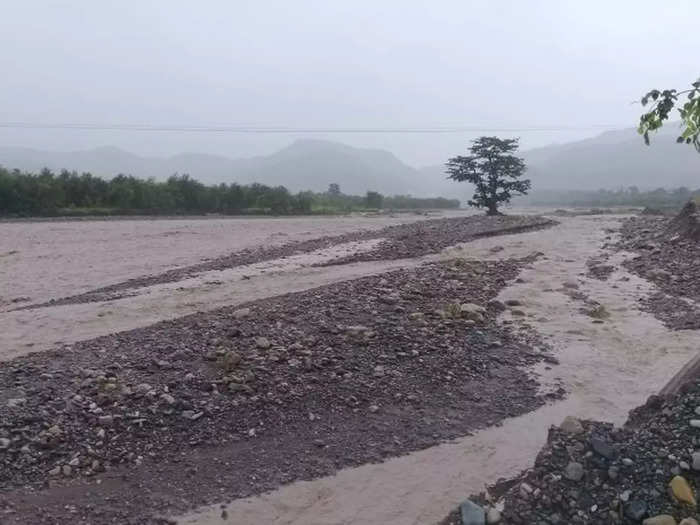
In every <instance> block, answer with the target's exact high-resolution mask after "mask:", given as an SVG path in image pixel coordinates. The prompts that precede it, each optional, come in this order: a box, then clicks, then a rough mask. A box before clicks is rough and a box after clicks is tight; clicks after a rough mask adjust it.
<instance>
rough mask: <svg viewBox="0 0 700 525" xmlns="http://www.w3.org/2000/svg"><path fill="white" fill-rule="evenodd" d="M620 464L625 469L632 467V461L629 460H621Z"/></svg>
mask: <svg viewBox="0 0 700 525" xmlns="http://www.w3.org/2000/svg"><path fill="white" fill-rule="evenodd" d="M622 464H623V465H624V466H626V467H631V466H632V465H634V461H632V460H631V459H630V458H622Z"/></svg>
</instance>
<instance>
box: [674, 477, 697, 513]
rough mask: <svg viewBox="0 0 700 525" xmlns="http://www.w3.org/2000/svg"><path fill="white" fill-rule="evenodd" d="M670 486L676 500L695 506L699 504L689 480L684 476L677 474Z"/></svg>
mask: <svg viewBox="0 0 700 525" xmlns="http://www.w3.org/2000/svg"><path fill="white" fill-rule="evenodd" d="M669 486H670V488H671V494H672V495H673V497H674V498H676V500H678V501H680V502H682V503H687V504H688V505H692V506H693V507H695V506H696V505H697V503H696V501H695V494H694V493H693V489H691V488H690V485H688V482H687V481H686V480H685V478H684V477H683V476H675V477H674V478H673V479H672V480H671V483H670V485H669Z"/></svg>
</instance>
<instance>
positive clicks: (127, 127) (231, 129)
mask: <svg viewBox="0 0 700 525" xmlns="http://www.w3.org/2000/svg"><path fill="white" fill-rule="evenodd" d="M623 127H624V126H619V125H612V124H593V125H589V126H563V125H553V126H527V127H480V126H461V125H459V126H420V127H392V126H388V127H288V126H249V125H245V126H244V125H234V124H226V125H199V126H192V125H149V124H89V123H40V122H0V128H9V129H57V130H86V131H145V132H185V133H249V134H256V133H261V134H263V133H290V134H292V133H426V134H429V133H523V132H542V131H545V132H546V131H590V130H607V129H620V128H623Z"/></svg>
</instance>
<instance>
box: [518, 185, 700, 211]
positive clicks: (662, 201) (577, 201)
mask: <svg viewBox="0 0 700 525" xmlns="http://www.w3.org/2000/svg"><path fill="white" fill-rule="evenodd" d="M697 197H700V190H690V189H688V188H686V187H680V188H675V189H672V190H667V189H665V188H656V189H654V190H648V191H642V190H640V189H639V188H637V187H636V186H630V187H628V188H618V189H616V190H603V189H601V190H597V191H544V190H543V191H538V192H535V193H533V194H532V195H531V196H530V198H529V199H528V202H529V204H534V205H547V206H551V205H560V206H599V207H608V206H649V207H651V208H675V207H680V206H682V205H683V204H685V203H686V202H688V200H689V199H691V198H697Z"/></svg>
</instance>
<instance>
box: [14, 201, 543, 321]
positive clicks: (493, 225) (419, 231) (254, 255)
mask: <svg viewBox="0 0 700 525" xmlns="http://www.w3.org/2000/svg"><path fill="white" fill-rule="evenodd" d="M554 224H556V223H555V222H554V221H552V220H550V219H546V218H543V217H539V216H522V215H503V216H497V217H488V216H484V215H477V216H470V217H454V218H443V219H430V220H426V221H418V222H413V223H408V224H399V225H394V226H387V227H386V228H382V229H381V230H375V231H359V232H354V233H347V234H343V235H335V236H327V237H320V238H317V239H311V240H307V241H299V242H292V243H288V244H284V245H281V246H273V247H268V248H265V247H261V248H255V249H246V250H242V251H240V252H235V253H232V254H229V255H225V256H222V257H217V258H215V259H212V260H209V261H205V262H202V263H199V264H195V265H191V266H185V267H181V268H175V269H173V270H169V271H167V272H163V273H160V274H156V275H148V276H144V277H138V278H135V279H129V280H128V281H124V282H120V283H115V284H111V285H108V286H104V287H101V288H98V289H95V290H91V291H89V292H85V293H81V294H79V295H73V296H69V297H63V298H56V299H54V300H51V301H48V302H45V303H40V304H31V305H27V306H22V307H20V308H18V309H21V310H25V309H34V308H41V307H46V306H58V305H64V304H77V303H90V302H97V301H108V300H114V299H119V298H122V297H125V296H128V295H130V294H133V292H134V290H136V289H138V288H144V287H147V286H152V285H156V284H163V283H171V282H177V281H180V280H182V279H186V278H189V277H194V276H196V275H198V274H201V273H203V272H207V271H212V270H225V269H227V268H234V267H237V266H244V265H248V264H254V263H259V262H264V261H270V260H274V259H280V258H284V257H289V256H291V255H296V254H300V253H307V252H312V251H316V250H321V249H324V248H329V247H331V246H335V245H338V244H343V243H348V242H357V241H366V240H371V239H384V241H383V242H381V243H380V244H379V245H378V246H377V247H376V248H375V249H373V250H371V251H369V252H365V253H361V254H356V255H352V256H348V257H338V258H336V259H334V260H332V261H330V262H328V263H326V265H337V264H346V263H349V262H357V261H377V260H395V259H401V258H408V257H420V256H422V255H427V254H432V253H437V252H439V251H440V250H442V249H444V248H447V247H448V246H453V245H455V244H458V243H460V242H468V241H471V240H473V239H476V238H478V237H484V236H489V235H501V234H504V233H520V232H524V231H529V230H534V229H540V228H546V227H549V226H552V225H554Z"/></svg>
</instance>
